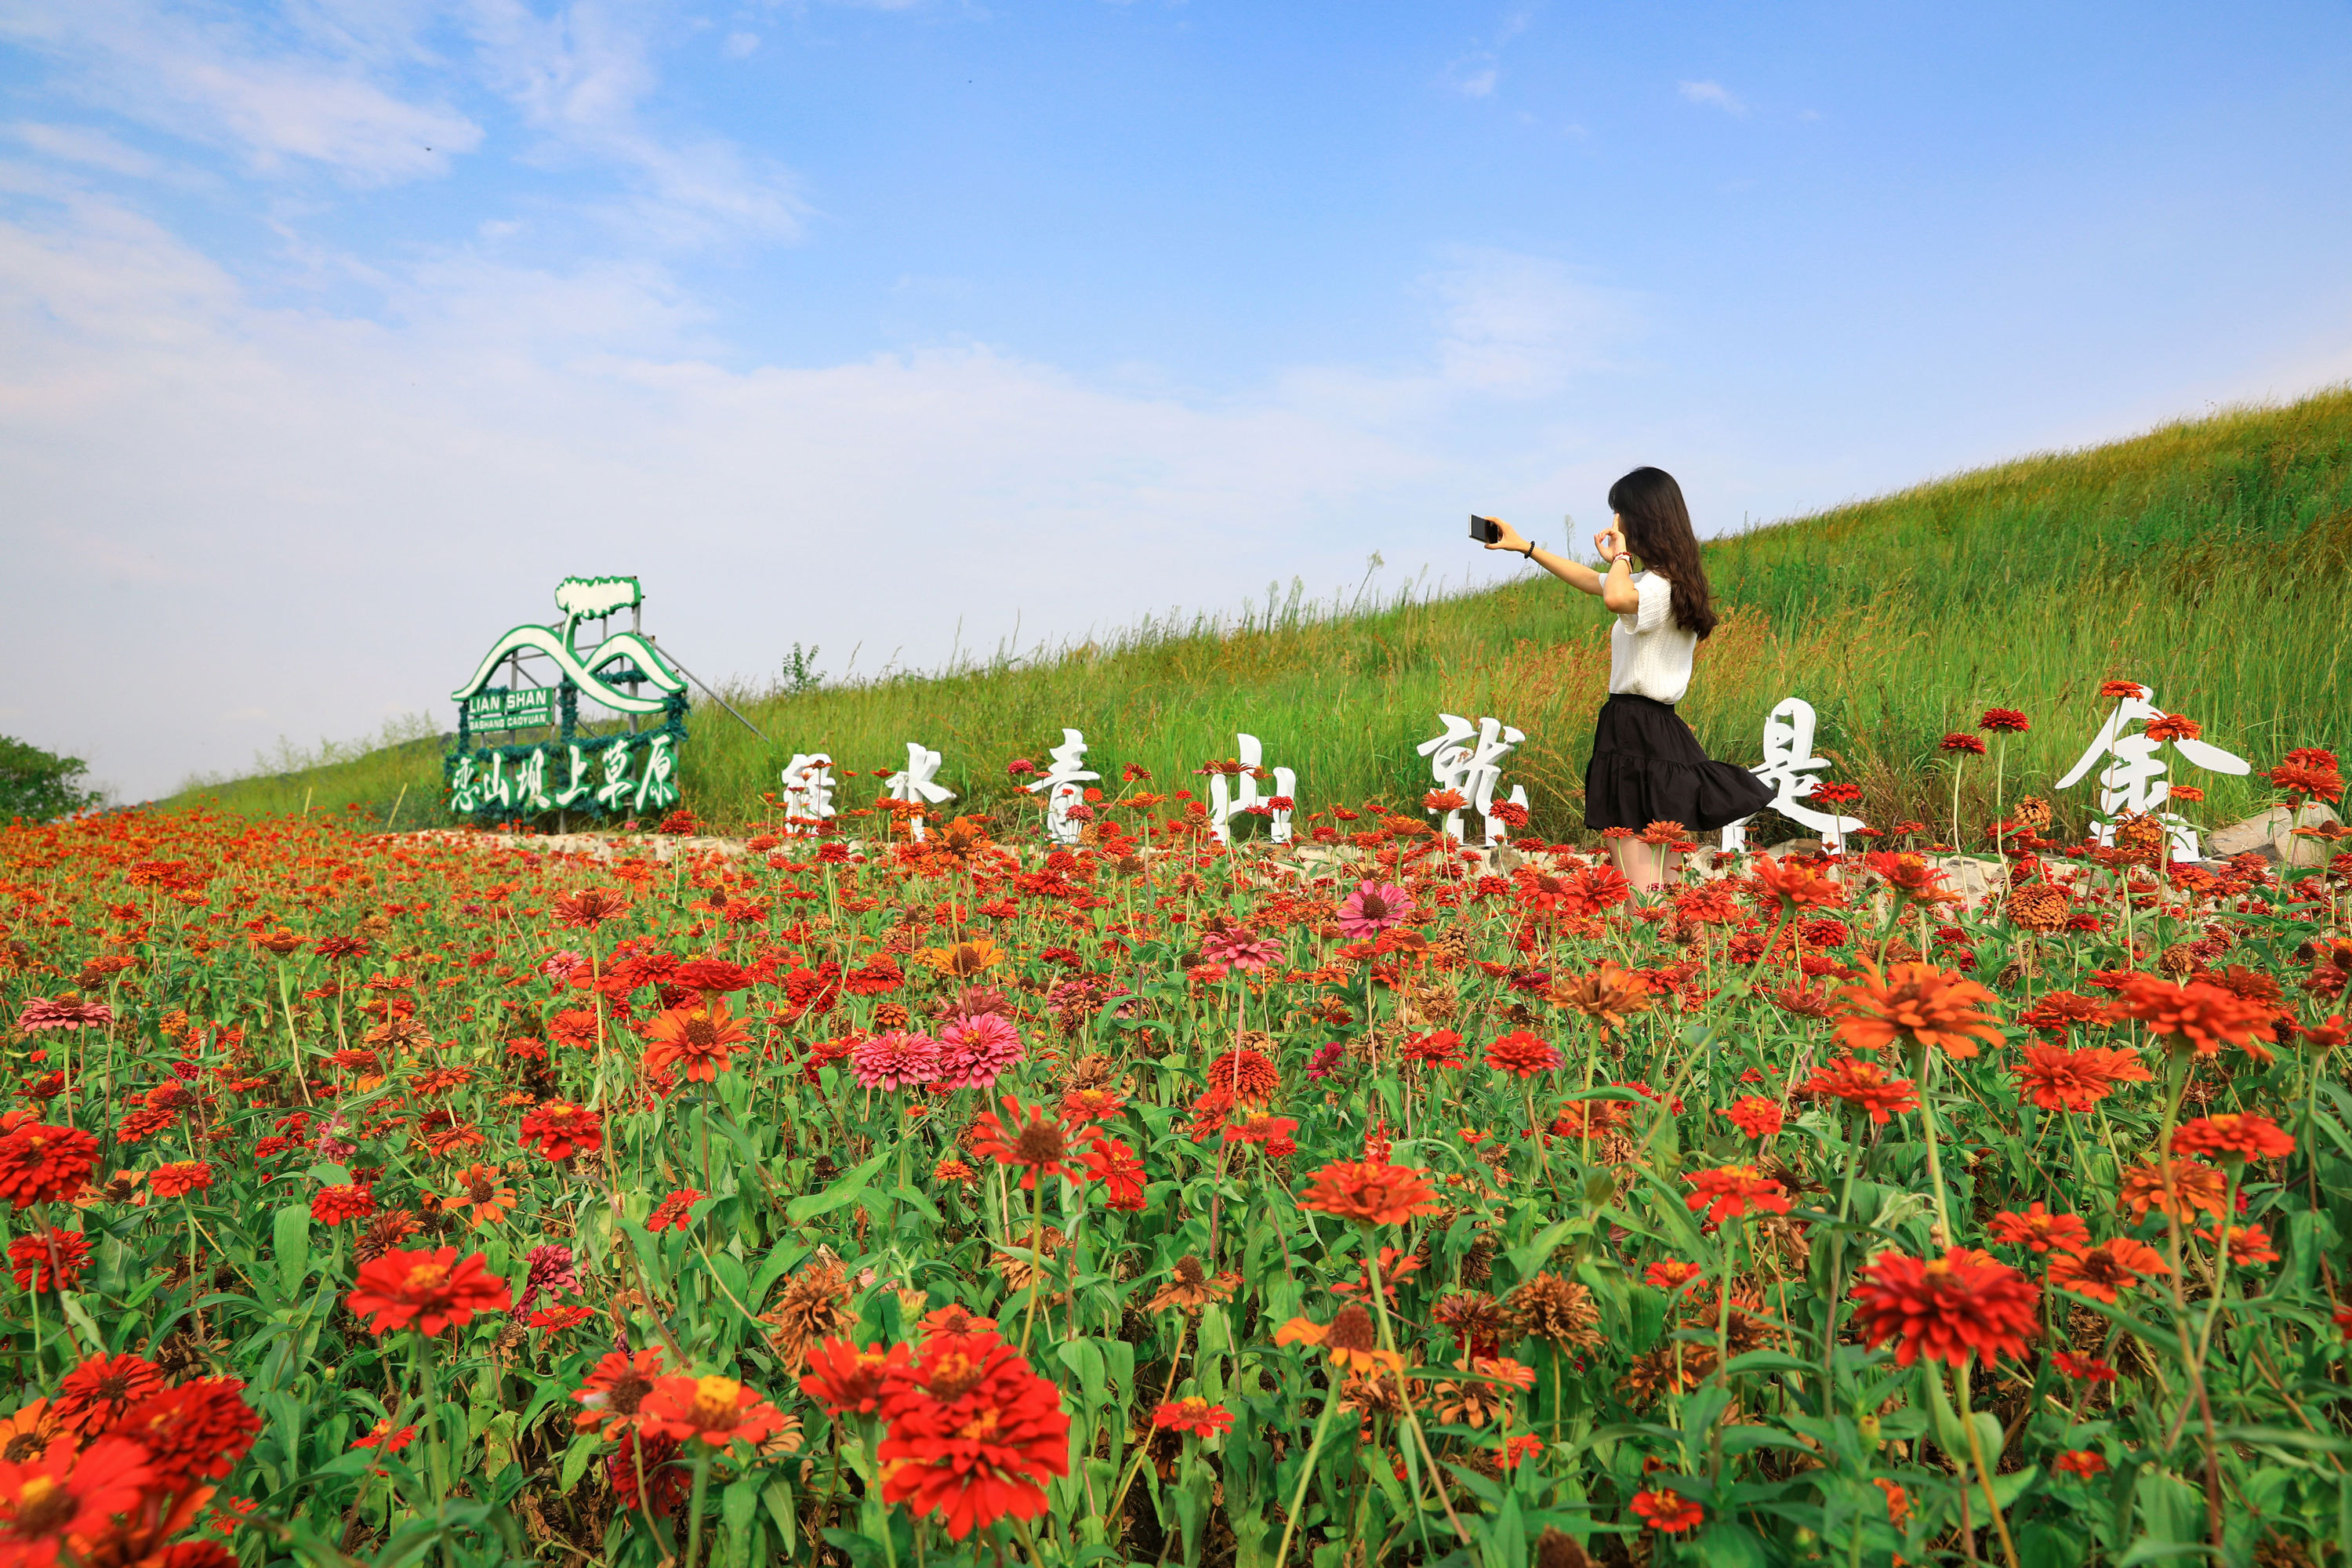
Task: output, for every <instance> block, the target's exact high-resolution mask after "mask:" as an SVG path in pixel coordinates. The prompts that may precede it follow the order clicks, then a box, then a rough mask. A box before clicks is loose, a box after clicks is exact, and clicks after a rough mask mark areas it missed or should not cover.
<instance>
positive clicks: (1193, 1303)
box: [1147, 1253, 1241, 1312]
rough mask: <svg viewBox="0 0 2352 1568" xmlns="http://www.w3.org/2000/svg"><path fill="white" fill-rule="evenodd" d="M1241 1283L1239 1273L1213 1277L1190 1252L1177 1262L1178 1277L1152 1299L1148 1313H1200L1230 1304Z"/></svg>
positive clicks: (1176, 1275)
mask: <svg viewBox="0 0 2352 1568" xmlns="http://www.w3.org/2000/svg"><path fill="white" fill-rule="evenodd" d="M1240 1283H1241V1276H1239V1275H1238V1274H1220V1275H1218V1276H1216V1277H1215V1278H1214V1279H1212V1278H1210V1276H1209V1273H1208V1271H1207V1270H1206V1269H1204V1268H1202V1267H1201V1260H1200V1259H1199V1258H1194V1257H1192V1256H1191V1255H1190V1254H1189V1253H1188V1254H1187V1255H1185V1256H1184V1257H1182V1258H1178V1259H1177V1260H1176V1270H1175V1278H1174V1279H1171V1280H1170V1281H1169V1282H1168V1283H1167V1284H1166V1285H1164V1286H1162V1287H1161V1288H1160V1293H1159V1294H1158V1295H1156V1296H1154V1297H1152V1298H1151V1300H1150V1303H1149V1304H1148V1307H1147V1310H1150V1311H1154V1312H1165V1311H1167V1310H1170V1309H1171V1308H1175V1309H1180V1310H1183V1311H1187V1312H1197V1311H1199V1310H1201V1309H1202V1307H1205V1306H1207V1305H1208V1304H1209V1303H1210V1302H1212V1301H1230V1300H1233V1296H1234V1287H1235V1286H1237V1285H1239V1284H1240Z"/></svg>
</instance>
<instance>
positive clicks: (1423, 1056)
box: [1397, 1029, 1470, 1068]
mask: <svg viewBox="0 0 2352 1568" xmlns="http://www.w3.org/2000/svg"><path fill="white" fill-rule="evenodd" d="M1397 1059H1398V1060H1399V1061H1407V1062H1427V1063H1428V1064H1429V1065H1430V1066H1431V1067H1433V1068H1458V1067H1460V1066H1462V1065H1463V1064H1464V1063H1465V1062H1466V1061H1468V1060H1469V1059H1470V1058H1469V1057H1468V1055H1467V1054H1466V1052H1465V1047H1464V1046H1463V1044H1462V1037H1461V1036H1459V1035H1457V1034H1455V1033H1454V1031H1453V1030H1451V1029H1433V1030H1431V1031H1430V1032H1429V1033H1427V1034H1425V1035H1415V1036H1414V1037H1412V1038H1411V1039H1409V1040H1407V1041H1406V1042H1405V1043H1404V1044H1403V1045H1402V1046H1399V1047H1397Z"/></svg>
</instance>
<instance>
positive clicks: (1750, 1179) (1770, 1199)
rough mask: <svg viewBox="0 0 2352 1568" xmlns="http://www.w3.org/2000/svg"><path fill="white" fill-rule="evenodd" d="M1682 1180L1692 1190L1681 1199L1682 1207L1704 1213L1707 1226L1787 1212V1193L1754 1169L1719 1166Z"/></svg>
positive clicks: (1753, 1167)
mask: <svg viewBox="0 0 2352 1568" xmlns="http://www.w3.org/2000/svg"><path fill="white" fill-rule="evenodd" d="M1683 1180H1684V1181H1685V1182H1688V1183H1689V1184H1691V1189H1692V1190H1691V1193H1690V1195H1689V1196H1687V1197H1685V1199H1683V1202H1684V1204H1685V1205H1686V1206H1687V1207H1688V1208H1689V1209H1690V1211H1691V1212H1692V1213H1693V1214H1696V1213H1698V1212H1699V1211H1700V1210H1701V1209H1705V1210H1706V1222H1707V1224H1709V1225H1721V1224H1722V1223H1723V1222H1724V1221H1725V1220H1727V1219H1738V1218H1739V1217H1740V1216H1741V1215H1745V1214H1748V1212H1750V1211H1751V1210H1752V1211H1754V1212H1755V1213H1757V1214H1787V1213H1788V1212H1789V1200H1788V1198H1787V1196H1786V1195H1785V1194H1786V1189H1784V1188H1783V1187H1782V1186H1781V1185H1780V1183H1778V1182H1776V1181H1774V1180H1773V1179H1772V1178H1771V1177H1769V1176H1768V1175H1765V1174H1763V1173H1761V1172H1759V1171H1758V1170H1757V1168H1756V1167H1755V1166H1753V1165H1719V1166H1717V1168H1716V1169H1714V1170H1712V1171H1700V1172H1698V1173H1696V1174H1694V1175H1688V1176H1685V1177H1684V1178H1683Z"/></svg>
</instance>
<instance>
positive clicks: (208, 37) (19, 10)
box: [0, 0, 482, 184]
mask: <svg viewBox="0 0 2352 1568" xmlns="http://www.w3.org/2000/svg"><path fill="white" fill-rule="evenodd" d="M0 37H5V38H8V39H11V40H13V41H14V42H16V44H18V45H20V46H22V47H26V48H27V49H29V50H32V51H33V52H35V53H37V54H40V55H42V56H45V57H47V58H49V59H50V60H51V61H52V62H53V63H55V64H57V65H58V66H59V67H60V68H61V71H62V74H61V79H60V81H59V84H58V85H59V86H60V87H61V88H62V89H64V90H65V91H67V92H69V93H71V94H72V95H74V96H76V97H79V98H80V99H81V100H84V101H86V102H89V103H91V104H94V105H96V106H99V107H101V108H104V109H107V110H111V111H113V112H115V113H118V114H121V115H122V116H124V117H125V118H126V119H130V120H133V121H139V122H141V123H142V124H146V125H150V126H152V127H154V128H156V129H159V130H163V131H166V132H171V133H173V134H174V135H178V136H183V137H186V138H189V139H191V140H194V141H197V142H208V143H211V144H213V145H215V146H222V147H226V148H230V149H232V150H235V151H236V152H238V153H242V154H243V156H244V157H245V159H246V161H247V163H248V164H249V165H250V166H251V167H252V168H253V169H254V170H255V171H257V172H258V173H263V174H282V173H286V172H289V171H290V170H292V169H294V168H297V167H300V166H306V165H317V166H321V167H325V168H328V169H331V170H333V171H334V172H335V173H336V174H339V175H341V177H343V178H344V179H346V180H349V181H351V182H352V183H354V184H392V183H395V182H399V181H404V180H413V179H418V178H423V177H426V176H430V175H435V174H441V173H442V172H444V171H445V170H446V168H447V167H448V162H449V158H450V155H451V154H453V153H470V152H472V151H473V150H474V149H475V148H476V147H478V145H480V143H481V137H482V132H481V128H480V127H479V126H478V125H476V124H475V123H474V122H473V121H471V120H469V119H467V117H466V116H465V115H463V114H461V113H459V112H457V110H454V109H451V108H448V107H447V106H446V105H444V104H440V103H436V102H431V101H412V100H409V99H408V98H405V97H404V96H402V95H401V94H400V93H399V92H398V91H397V90H395V89H396V86H397V84H396V83H394V82H391V81H389V80H384V79H379V77H381V76H384V75H386V74H387V73H385V72H383V70H381V69H380V68H379V67H378V65H377V63H376V62H374V61H372V60H368V59H362V58H354V57H352V56H350V55H336V54H333V53H330V52H322V51H321V50H320V49H317V48H312V47H300V46H293V47H289V46H288V45H286V44H285V43H283V42H281V41H276V40H273V39H271V38H268V37H265V36H263V34H262V33H261V32H260V30H259V29H258V28H257V27H256V26H253V25H252V24H251V23H250V22H249V21H248V20H247V19H246V18H244V17H241V16H236V15H235V14H233V13H221V12H180V11H170V10H165V9H163V8H162V7H161V6H156V5H142V4H139V3H137V0H76V3H75V4H73V5H58V6H48V7H30V6H16V7H11V8H7V9H0Z"/></svg>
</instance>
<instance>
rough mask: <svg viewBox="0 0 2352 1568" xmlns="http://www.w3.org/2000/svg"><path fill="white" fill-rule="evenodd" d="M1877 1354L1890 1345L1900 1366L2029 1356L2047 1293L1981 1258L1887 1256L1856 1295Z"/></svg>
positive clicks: (1961, 1254) (1964, 1250)
mask: <svg viewBox="0 0 2352 1568" xmlns="http://www.w3.org/2000/svg"><path fill="white" fill-rule="evenodd" d="M1854 1297H1855V1300H1858V1301H1859V1302H1860V1303H1861V1305H1862V1315H1863V1317H1864V1320H1865V1326H1866V1328H1867V1331H1868V1335H1869V1343H1870V1346H1871V1348H1872V1349H1874V1350H1875V1349H1876V1348H1877V1347H1878V1346H1880V1345H1883V1344H1885V1342H1887V1341H1888V1340H1898V1341H1900V1342H1899V1343H1898V1344H1897V1345H1896V1346H1895V1363H1896V1364H1898V1365H1901V1366H1909V1365H1910V1364H1911V1363H1913V1362H1915V1361H1916V1360H1918V1359H1919V1357H1921V1356H1923V1355H1924V1356H1926V1357H1927V1358H1928V1359H1929V1360H1930V1361H1940V1362H1944V1363H1948V1364H1949V1365H1952V1366H1962V1365H1965V1364H1966V1363H1967V1362H1968V1359H1969V1356H1970V1355H1971V1354H1980V1355H1982V1356H1984V1357H1985V1358H1986V1359H1987V1360H1991V1359H1992V1358H1994V1357H1996V1356H2000V1355H2015V1356H2021V1355H2023V1354H2024V1353H2025V1341H2026V1336H2027V1335H2029V1334H2031V1333H2032V1332H2033V1331H2034V1328H2035V1317H2034V1314H2035V1310H2036V1303H2037V1302H2039V1301H2040V1300H2041V1298H2042V1292H2041V1290H2040V1289H2039V1288H2037V1287H2036V1286H2035V1285H2034V1284H2033V1283H2032V1281H2031V1280H2029V1279H2026V1278H2025V1276H2024V1275H2022V1274H2020V1273H2019V1272H2018V1271H2017V1270H2016V1269H2014V1268H2010V1267H2009V1266H2008V1265H2007V1264H2005V1263H1999V1262H1996V1261H1994V1260H1993V1259H1992V1258H1990V1257H1989V1256H1987V1255H1986V1254H1984V1253H1981V1252H1976V1251H1972V1250H1970V1249H1969V1248H1968V1247H1953V1248H1952V1249H1951V1250H1950V1251H1948V1252H1947V1253H1946V1254H1945V1255H1944V1256H1943V1257H1941V1258H1936V1259H1934V1260H1932V1261H1930V1260H1927V1259H1923V1258H1910V1257H1906V1256H1905V1255H1904V1254H1902V1253H1900V1252H1892V1251H1890V1252H1886V1253H1884V1254H1882V1255H1881V1256H1880V1257H1879V1258H1878V1260H1877V1261H1876V1262H1874V1263H1872V1264H1871V1265H1870V1266H1869V1267H1868V1268H1864V1270H1863V1283H1862V1284H1861V1285H1859V1286H1857V1287H1856V1288H1855V1289H1854Z"/></svg>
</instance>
